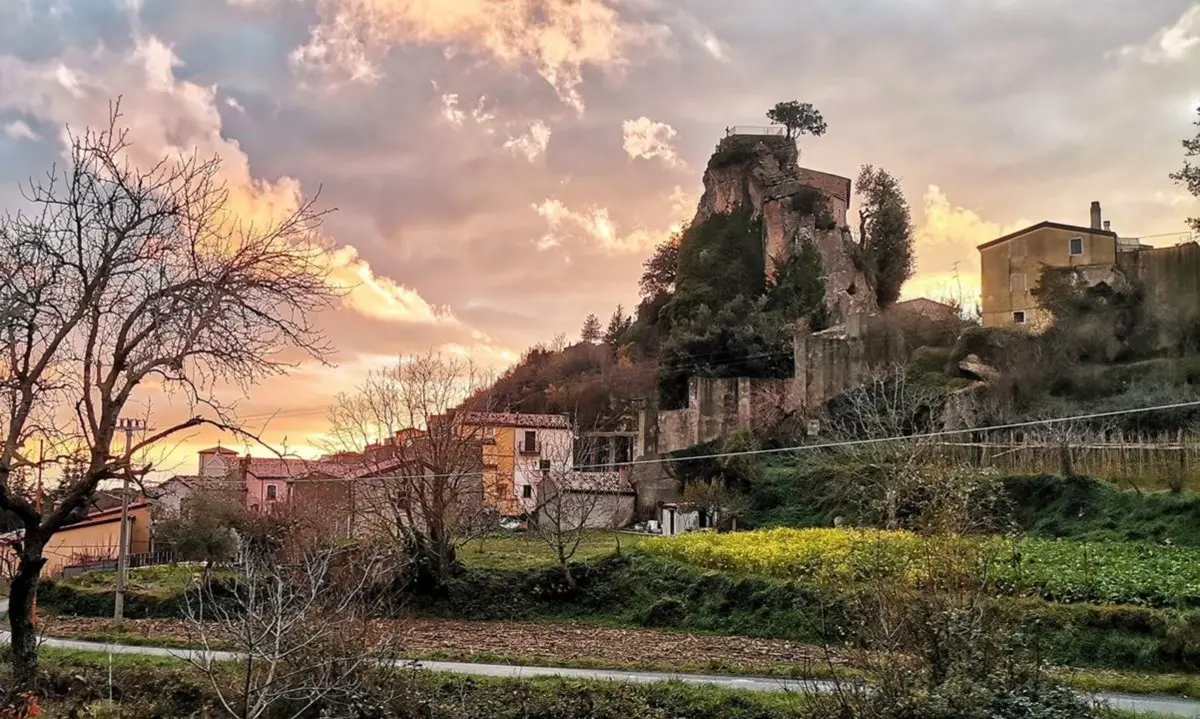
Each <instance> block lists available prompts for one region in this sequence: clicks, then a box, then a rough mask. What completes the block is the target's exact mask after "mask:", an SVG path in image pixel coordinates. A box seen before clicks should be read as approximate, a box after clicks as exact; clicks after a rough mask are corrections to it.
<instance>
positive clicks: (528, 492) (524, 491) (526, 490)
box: [521, 484, 533, 499]
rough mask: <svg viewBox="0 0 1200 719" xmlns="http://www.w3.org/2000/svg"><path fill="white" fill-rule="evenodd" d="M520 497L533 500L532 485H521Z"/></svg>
mask: <svg viewBox="0 0 1200 719" xmlns="http://www.w3.org/2000/svg"><path fill="white" fill-rule="evenodd" d="M521 496H522V497H524V498H525V499H533V485H532V484H523V485H521Z"/></svg>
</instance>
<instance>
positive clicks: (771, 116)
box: [767, 100, 828, 140]
mask: <svg viewBox="0 0 1200 719" xmlns="http://www.w3.org/2000/svg"><path fill="white" fill-rule="evenodd" d="M767 119H768V120H770V121H771V122H773V123H775V124H776V125H783V126H784V127H786V128H787V136H788V139H789V140H794V139H796V138H798V137H800V136H801V135H812V136H813V137H820V136H821V135H824V134H825V130H826V129H828V126H827V125H826V124H825V118H824V117H822V116H821V111H820V110H818V109H816V108H815V107H813V106H812V103H809V102H799V101H797V100H792V101H790V102H780V103H777V104H776V105H775V107H772V108H771V109H770V110H767Z"/></svg>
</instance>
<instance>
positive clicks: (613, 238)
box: [533, 198, 682, 254]
mask: <svg viewBox="0 0 1200 719" xmlns="http://www.w3.org/2000/svg"><path fill="white" fill-rule="evenodd" d="M533 209H534V211H535V212H537V213H538V214H539V215H541V216H542V218H543V219H545V220H546V224H547V225H548V226H549V230H548V231H547V232H546V234H545V235H543V236H542V238H541V239H540V240H539V241H538V249H541V250H547V249H550V248H551V247H557V246H559V245H561V244H563V241H564V239H566V238H569V237H575V238H580V239H583V241H585V242H593V243H598V244H599V245H600V246H602V247H603V248H604V249H605V250H607V251H608V252H609V253H611V254H624V253H634V252H645V251H648V250H650V249H652V248H653V247H654V246H656V245H658V244H659V243H661V242H663V241H664V240H666V239H667V238H668V237H670V235H671V234H672V233H674V232H677V231H678V230H679V229H680V227H681V226H682V225H681V224H680V223H678V222H676V223H672V224H671V226H670V227H668V228H667V229H666V230H665V231H662V230H659V231H655V230H649V229H646V228H638V229H636V230H634V231H632V232H630V233H628V234H623V233H622V232H621V228H620V227H618V226H617V224H616V223H615V222H613V219H612V217H611V216H610V215H609V212H608V208H605V207H591V208H588V209H586V210H583V211H576V210H572V209H571V208H569V207H567V206H566V205H565V204H563V203H562V202H561V201H560V200H557V199H553V198H548V199H546V200H544V201H543V202H541V203H539V204H535V205H534V206H533Z"/></svg>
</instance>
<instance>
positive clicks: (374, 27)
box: [292, 0, 666, 111]
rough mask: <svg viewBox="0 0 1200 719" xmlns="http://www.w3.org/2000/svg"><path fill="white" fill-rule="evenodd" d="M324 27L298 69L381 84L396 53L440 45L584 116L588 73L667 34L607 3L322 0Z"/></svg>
mask: <svg viewBox="0 0 1200 719" xmlns="http://www.w3.org/2000/svg"><path fill="white" fill-rule="evenodd" d="M316 7H317V16H318V22H317V24H316V25H315V26H314V27H313V28H312V31H311V33H312V34H311V36H310V38H309V40H308V42H307V43H306V44H305V45H304V46H303V47H301V48H299V49H298V50H296V51H295V53H294V54H293V58H292V59H293V62H294V63H296V64H297V65H298V66H300V67H304V68H309V69H317V70H319V71H321V72H330V71H333V72H339V73H341V74H344V75H348V76H349V77H351V78H358V79H371V78H373V77H375V76H376V72H377V71H376V70H375V67H376V63H377V61H378V60H380V59H382V57H384V56H385V55H386V54H387V52H388V51H389V50H390V49H391V48H392V47H393V46H395V45H399V44H407V43H421V44H433V45H440V46H443V47H444V48H446V50H447V51H448V52H455V51H467V52H473V53H479V54H484V55H488V56H490V57H492V58H493V59H495V60H497V61H499V62H500V63H502V64H504V65H506V66H510V67H516V68H519V67H521V66H523V65H531V66H533V68H534V69H535V70H536V71H537V73H538V74H539V75H540V76H541V77H542V78H543V79H545V81H546V82H547V83H549V84H550V85H551V86H552V87H553V88H554V89H555V91H557V93H558V95H559V97H560V98H561V99H562V100H563V102H566V103H567V104H569V105H571V106H573V107H575V108H576V109H578V110H580V111H582V109H583V98H582V96H581V94H580V92H579V86H580V84H581V83H582V82H583V74H582V73H583V69H584V68H585V67H589V66H591V67H599V68H619V67H620V66H622V65H623V64H624V63H625V62H626V61H627V53H628V52H629V51H630V49H631V48H633V47H635V46H637V45H639V44H642V43H644V42H647V41H649V40H651V39H653V38H654V37H656V36H660V35H662V34H663V33H665V32H666V30H665V29H664V28H662V27H661V26H650V25H647V24H644V23H635V22H630V21H628V20H626V19H624V18H623V17H622V15H621V13H619V12H618V11H617V9H616V8H615V7H613V6H612V5H611V4H607V3H605V2H602V1H601V0H454V2H446V1H445V0H317V3H316Z"/></svg>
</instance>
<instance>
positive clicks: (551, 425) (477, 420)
mask: <svg viewBox="0 0 1200 719" xmlns="http://www.w3.org/2000/svg"><path fill="white" fill-rule="evenodd" d="M464 421H465V422H466V423H467V424H475V425H481V426H484V427H528V428H536V429H570V428H571V423H570V422H569V421H568V420H567V418H566V415H561V414H520V413H517V412H468V413H467V416H466V419H465V420H464Z"/></svg>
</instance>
